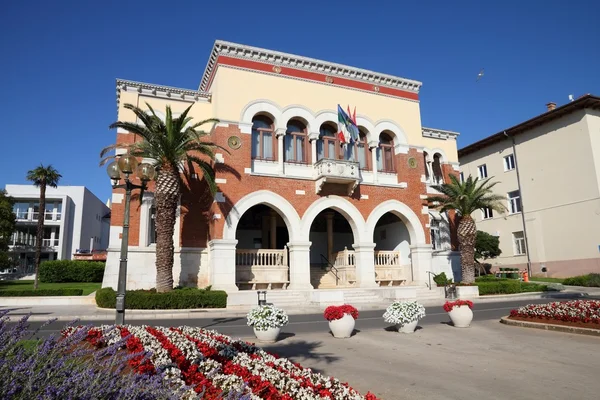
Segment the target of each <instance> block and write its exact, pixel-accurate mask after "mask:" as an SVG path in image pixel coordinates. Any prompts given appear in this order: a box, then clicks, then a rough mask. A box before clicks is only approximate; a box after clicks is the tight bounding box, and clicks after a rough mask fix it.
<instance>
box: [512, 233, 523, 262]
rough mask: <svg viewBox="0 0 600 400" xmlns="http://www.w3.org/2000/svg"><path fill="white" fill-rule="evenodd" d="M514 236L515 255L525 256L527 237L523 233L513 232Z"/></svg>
mask: <svg viewBox="0 0 600 400" xmlns="http://www.w3.org/2000/svg"><path fill="white" fill-rule="evenodd" d="M512 235H513V244H514V250H515V255H516V256H518V255H523V254H525V235H523V231H521V232H513V234H512Z"/></svg>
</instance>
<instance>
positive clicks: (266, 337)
mask: <svg viewBox="0 0 600 400" xmlns="http://www.w3.org/2000/svg"><path fill="white" fill-rule="evenodd" d="M280 331H281V328H269V329H267V330H266V331H259V330H258V329H256V328H254V335H255V336H256V338H257V339H258V341H259V342H264V343H275V342H276V341H277V337H278V336H279V332H280Z"/></svg>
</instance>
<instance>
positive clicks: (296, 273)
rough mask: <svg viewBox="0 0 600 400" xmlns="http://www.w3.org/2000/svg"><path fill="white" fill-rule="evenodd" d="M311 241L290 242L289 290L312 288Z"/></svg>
mask: <svg viewBox="0 0 600 400" xmlns="http://www.w3.org/2000/svg"><path fill="white" fill-rule="evenodd" d="M310 244H311V243H310V242H300V241H298V242H289V243H288V248H289V250H290V258H289V260H290V285H289V286H288V289H289V290H311V289H312V288H313V287H312V285H311V284H310Z"/></svg>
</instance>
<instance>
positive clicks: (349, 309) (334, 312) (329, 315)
mask: <svg viewBox="0 0 600 400" xmlns="http://www.w3.org/2000/svg"><path fill="white" fill-rule="evenodd" d="M344 314H350V315H352V318H354V319H357V318H358V310H357V309H356V308H355V307H353V306H351V305H350V304H344V305H342V306H329V307H327V308H326V309H325V312H324V313H323V316H324V317H325V319H326V320H327V321H333V320H336V319H342V318H343V317H344Z"/></svg>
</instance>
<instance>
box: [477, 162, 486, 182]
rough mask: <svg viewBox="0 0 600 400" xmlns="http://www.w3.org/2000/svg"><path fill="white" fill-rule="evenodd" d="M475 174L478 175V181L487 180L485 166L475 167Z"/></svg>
mask: <svg viewBox="0 0 600 400" xmlns="http://www.w3.org/2000/svg"><path fill="white" fill-rule="evenodd" d="M477 174H478V175H479V179H483V178H487V176H488V175H487V167H486V165H485V164H483V165H480V166H479V167H477Z"/></svg>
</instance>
